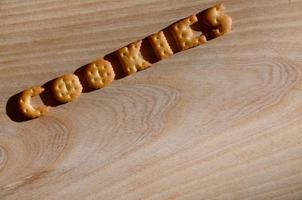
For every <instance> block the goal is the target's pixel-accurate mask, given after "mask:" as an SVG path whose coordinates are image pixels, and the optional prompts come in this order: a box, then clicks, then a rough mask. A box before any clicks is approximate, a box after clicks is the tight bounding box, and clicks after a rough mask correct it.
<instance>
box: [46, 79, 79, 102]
mask: <svg viewBox="0 0 302 200" xmlns="http://www.w3.org/2000/svg"><path fill="white" fill-rule="evenodd" d="M82 89H83V87H82V85H81V83H80V80H79V78H78V76H76V75H74V74H66V75H63V76H61V77H59V78H57V79H56V80H54V82H53V85H52V91H53V94H54V96H55V98H56V100H57V101H59V102H61V103H67V102H70V101H73V100H75V99H76V98H78V97H79V96H80V94H81V93H82Z"/></svg>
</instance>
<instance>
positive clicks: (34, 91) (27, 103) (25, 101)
mask: <svg viewBox="0 0 302 200" xmlns="http://www.w3.org/2000/svg"><path fill="white" fill-rule="evenodd" d="M43 91H44V88H42V87H39V86H36V87H32V88H30V89H27V90H25V91H23V92H22V93H21V95H20V97H19V101H18V103H19V108H20V111H21V113H22V114H23V115H24V116H26V117H28V118H36V117H40V116H42V115H45V114H46V113H48V110H49V107H48V106H45V105H42V106H39V107H37V108H34V107H33V106H32V105H31V98H32V97H34V96H37V95H39V94H41V93H42V92H43Z"/></svg>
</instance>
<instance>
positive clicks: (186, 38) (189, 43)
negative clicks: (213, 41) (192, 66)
mask: <svg viewBox="0 0 302 200" xmlns="http://www.w3.org/2000/svg"><path fill="white" fill-rule="evenodd" d="M196 22H198V19H197V17H196V15H192V16H190V17H188V18H186V19H183V20H181V21H180V22H177V23H175V24H173V25H172V26H171V27H170V31H171V32H172V35H173V37H174V39H175V41H176V43H177V46H178V47H179V49H180V50H181V51H183V50H186V49H190V48H193V47H196V46H198V45H200V44H203V43H205V42H206V41H207V39H206V37H205V36H204V35H203V34H201V35H200V36H198V37H195V36H194V32H193V30H192V28H191V25H193V24H195V23H196Z"/></svg>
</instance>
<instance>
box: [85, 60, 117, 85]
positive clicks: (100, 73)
mask: <svg viewBox="0 0 302 200" xmlns="http://www.w3.org/2000/svg"><path fill="white" fill-rule="evenodd" d="M84 73H85V77H86V80H87V82H88V84H89V85H90V86H91V87H92V88H94V89H100V88H102V87H104V86H106V85H108V84H110V83H111V82H112V81H113V80H114V77H115V73H114V70H113V67H112V65H111V63H110V62H109V61H107V60H104V59H101V60H97V61H95V62H93V63H90V64H89V65H88V66H87V67H86V68H85V70H84Z"/></svg>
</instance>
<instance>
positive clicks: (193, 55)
mask: <svg viewBox="0 0 302 200" xmlns="http://www.w3.org/2000/svg"><path fill="white" fill-rule="evenodd" d="M216 3H217V2H216V1H213V0H186V1H181V0H150V1H144V0H131V1H130V0H127V1H117V0H87V1H82V0H0V82H1V84H0V94H1V96H0V199H1V200H67V199H71V200H77V199H79V200H86V199H88V200H94V199H102V200H201V199H223V200H225V199H230V200H234V199H249V200H251V199H261V200H263V199H270V200H271V199H286V200H291V199H302V145H301V144H302V114H301V113H302V91H301V90H302V80H301V72H302V11H301V10H302V1H301V0H253V1H251V0H250V1H247V0H229V1H223V3H224V5H225V6H226V7H227V10H228V13H229V14H230V15H231V16H232V18H233V22H234V25H233V32H232V33H231V34H228V35H226V36H224V37H221V38H218V39H215V40H212V41H210V42H208V43H207V44H205V45H202V46H200V47H197V48H194V49H191V50H188V51H185V52H181V53H179V54H177V55H174V56H173V57H171V58H169V59H167V60H164V61H162V62H158V63H156V64H154V65H153V66H152V68H150V69H148V70H145V71H143V72H139V73H136V74H134V75H131V76H128V77H126V78H123V79H120V80H116V81H114V82H113V83H112V84H111V85H110V86H108V87H106V88H104V89H102V90H96V91H93V92H89V93H84V94H82V96H81V98H80V99H79V100H78V101H76V102H74V103H69V104H65V105H61V106H58V107H54V108H52V109H51V112H50V113H49V115H48V116H45V117H41V118H38V119H35V120H30V121H18V120H14V118H13V115H10V114H11V113H10V111H11V109H13V108H14V107H15V104H10V103H9V102H10V100H12V99H13V97H14V95H15V94H17V93H18V92H20V91H22V90H24V89H26V88H29V87H31V86H34V85H42V84H44V83H46V82H47V81H49V80H51V79H53V78H55V77H57V76H59V75H62V74H65V73H71V72H74V70H76V69H77V68H78V67H80V66H82V65H84V64H86V63H88V62H90V61H93V60H95V59H97V58H99V57H102V56H103V55H106V54H107V53H110V52H113V51H114V50H116V49H118V48H120V47H123V46H125V45H126V44H128V43H130V42H133V41H135V40H138V39H141V38H144V37H146V36H148V35H150V34H151V33H154V32H156V31H158V30H161V29H162V28H164V27H166V26H168V25H170V24H171V23H173V22H175V21H177V20H179V19H181V18H184V17H187V16H189V15H191V14H194V13H197V12H199V11H201V10H204V9H206V8H208V7H210V6H212V5H214V4H216ZM35 101H36V102H39V100H35Z"/></svg>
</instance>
